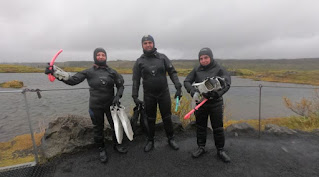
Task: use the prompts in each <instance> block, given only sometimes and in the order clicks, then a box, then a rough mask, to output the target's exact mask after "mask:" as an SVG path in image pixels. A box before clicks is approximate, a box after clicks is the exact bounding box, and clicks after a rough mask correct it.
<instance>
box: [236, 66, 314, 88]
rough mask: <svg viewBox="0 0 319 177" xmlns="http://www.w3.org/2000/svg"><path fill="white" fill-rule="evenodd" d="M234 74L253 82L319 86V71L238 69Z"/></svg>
mask: <svg viewBox="0 0 319 177" xmlns="http://www.w3.org/2000/svg"><path fill="white" fill-rule="evenodd" d="M234 73H235V74H236V75H238V76H240V77H242V78H248V79H253V80H261V81H269V82H282V83H295V84H309V85H319V70H312V71H287V70H278V71H265V72H262V71H252V70H247V69H238V70H236V71H234Z"/></svg>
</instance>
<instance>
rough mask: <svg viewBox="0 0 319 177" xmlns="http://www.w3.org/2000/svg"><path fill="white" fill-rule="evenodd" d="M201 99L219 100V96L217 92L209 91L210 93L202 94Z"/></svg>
mask: <svg viewBox="0 0 319 177" xmlns="http://www.w3.org/2000/svg"><path fill="white" fill-rule="evenodd" d="M202 95H203V97H205V98H207V99H210V98H213V99H217V98H219V95H218V93H217V92H215V91H211V92H207V93H202Z"/></svg>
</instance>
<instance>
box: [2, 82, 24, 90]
mask: <svg viewBox="0 0 319 177" xmlns="http://www.w3.org/2000/svg"><path fill="white" fill-rule="evenodd" d="M0 87H3V88H22V87H23V82H22V81H18V80H12V81H8V82H4V83H0Z"/></svg>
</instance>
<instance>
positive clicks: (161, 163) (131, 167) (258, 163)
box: [46, 130, 319, 177]
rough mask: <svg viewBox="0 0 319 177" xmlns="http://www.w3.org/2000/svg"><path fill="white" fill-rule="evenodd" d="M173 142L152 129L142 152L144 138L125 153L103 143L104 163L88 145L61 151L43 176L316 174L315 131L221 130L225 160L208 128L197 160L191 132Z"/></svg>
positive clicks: (295, 176)
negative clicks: (203, 149) (65, 152)
mask: <svg viewBox="0 0 319 177" xmlns="http://www.w3.org/2000/svg"><path fill="white" fill-rule="evenodd" d="M176 140H177V142H178V144H179V146H180V149H179V150H178V151H175V150H173V149H171V148H170V147H169V146H168V144H167V138H166V137H165V135H164V133H163V132H162V131H161V132H156V138H155V148H154V149H153V150H152V151H151V152H148V153H145V152H144V151H143V148H144V145H145V137H144V136H138V137H137V138H135V139H134V140H133V141H132V142H129V141H128V140H126V141H125V142H124V144H125V145H126V146H127V147H128V149H129V152H128V153H127V154H118V153H117V152H115V151H114V150H113V149H112V147H111V146H109V147H107V152H108V156H109V161H108V162H107V163H106V164H102V163H100V162H99V159H98V155H99V152H98V150H97V149H96V148H88V149H86V150H83V151H81V152H79V153H75V154H69V155H62V156H60V157H58V158H55V159H53V160H51V161H50V162H49V163H47V164H46V165H49V166H51V167H54V170H51V171H52V172H50V173H51V174H50V175H49V176H55V177H64V176H65V177H91V176H94V177H99V176H104V177H105V176H112V177H117V176H123V177H135V176H136V177H141V176H149V177H150V176H163V177H164V176H165V177H168V176H181V177H188V176H192V177H194V176H197V177H201V176H214V177H219V176H220V177H226V176H245V177H249V176H252V177H264V176H265V177H269V176H276V177H277V176H287V177H288V176H289V177H303V176H304V177H318V176H319V136H318V135H314V134H310V133H298V134H295V135H281V136H276V135H272V134H261V137H260V138H259V137H258V135H257V134H239V136H234V135H232V134H227V135H226V144H225V150H226V152H227V154H228V155H229V156H230V158H231V163H229V164H225V163H223V162H222V161H221V160H219V159H218V158H217V155H216V149H215V146H214V140H213V136H212V132H209V135H208V137H207V144H206V150H207V153H206V154H204V155H203V156H202V157H200V158H198V159H193V158H192V157H191V152H192V151H193V150H195V149H196V148H197V145H196V135H195V131H193V130H189V131H186V132H179V133H177V134H176ZM109 144H110V143H109ZM51 169H52V168H51ZM47 175H48V174H47Z"/></svg>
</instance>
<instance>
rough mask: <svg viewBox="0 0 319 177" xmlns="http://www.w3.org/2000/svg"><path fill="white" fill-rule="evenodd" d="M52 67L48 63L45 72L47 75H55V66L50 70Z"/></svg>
mask: <svg viewBox="0 0 319 177" xmlns="http://www.w3.org/2000/svg"><path fill="white" fill-rule="evenodd" d="M50 67H51V66H50V64H49V63H48V66H47V67H46V68H45V71H44V73H45V74H52V75H53V73H54V70H53V66H52V67H51V69H50Z"/></svg>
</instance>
